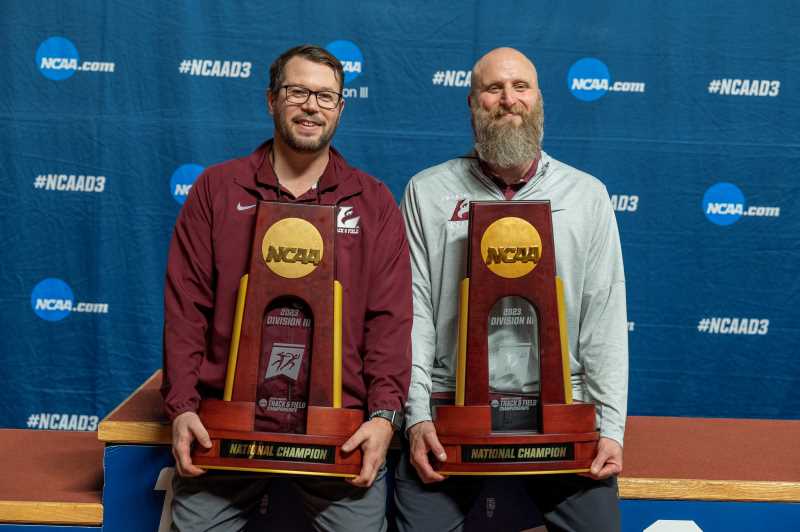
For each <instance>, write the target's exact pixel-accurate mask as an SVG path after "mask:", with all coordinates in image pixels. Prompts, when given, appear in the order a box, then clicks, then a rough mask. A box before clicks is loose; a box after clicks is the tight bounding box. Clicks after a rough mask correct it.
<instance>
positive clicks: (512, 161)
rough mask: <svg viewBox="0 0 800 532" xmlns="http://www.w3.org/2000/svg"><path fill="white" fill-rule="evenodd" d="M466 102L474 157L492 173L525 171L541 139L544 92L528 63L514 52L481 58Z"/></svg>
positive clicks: (507, 50) (497, 51) (501, 51)
mask: <svg viewBox="0 0 800 532" xmlns="http://www.w3.org/2000/svg"><path fill="white" fill-rule="evenodd" d="M467 102H468V103H469V107H470V111H471V112H472V129H473V131H474V133H475V151H476V152H477V153H478V157H480V159H481V160H482V161H485V162H487V163H489V164H490V165H491V166H493V167H494V169H495V171H497V170H498V168H499V169H508V170H509V171H510V174H509V175H511V174H516V173H518V172H517V170H522V171H523V172H524V171H526V170H527V169H528V168H529V167H530V165H531V163H532V161H533V160H534V159H535V158H536V157H538V154H539V151H540V150H541V143H542V136H543V134H544V108H543V104H542V93H541V92H540V91H539V79H538V77H537V75H536V67H535V66H533V63H532V62H531V60H530V59H528V58H527V57H525V56H524V55H523V54H522V53H520V52H519V51H518V50H514V49H513V48H496V49H494V50H492V51H491V52H489V53H488V54H486V55H484V56H483V57H481V58H480V59H479V60H478V62H477V63H475V67H474V68H473V69H472V90H471V91H470V93H469V96H467ZM517 177H520V176H517Z"/></svg>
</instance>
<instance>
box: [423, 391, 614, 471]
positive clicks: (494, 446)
mask: <svg viewBox="0 0 800 532" xmlns="http://www.w3.org/2000/svg"><path fill="white" fill-rule="evenodd" d="M541 409H542V419H541V426H542V427H544V428H545V429H546V430H547V433H539V432H534V431H531V432H518V431H514V432H492V429H491V427H492V424H491V423H492V422H491V407H490V406H489V405H479V406H454V405H442V406H438V407H437V408H436V416H435V417H436V420H435V421H434V423H435V425H436V432H437V435H438V437H439V441H440V442H441V443H442V445H443V446H444V450H445V453H447V461H446V462H443V463H442V462H440V463H439V464H438V467H436V470H437V471H438V472H439V473H441V474H443V475H545V474H557V473H583V472H586V471H589V468H590V466H591V464H592V460H594V457H595V456H596V454H597V440H598V439H599V437H600V435H599V433H598V432H597V431H596V430H595V410H594V405H593V404H590V403H579V402H574V403H571V404H543V405H541Z"/></svg>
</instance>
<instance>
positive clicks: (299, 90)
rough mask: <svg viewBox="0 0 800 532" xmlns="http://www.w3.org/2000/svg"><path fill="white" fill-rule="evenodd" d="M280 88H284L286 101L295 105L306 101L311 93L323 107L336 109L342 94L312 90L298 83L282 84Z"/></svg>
mask: <svg viewBox="0 0 800 532" xmlns="http://www.w3.org/2000/svg"><path fill="white" fill-rule="evenodd" d="M281 89H286V101H287V102H289V103H293V104H297V105H302V104H304V103H306V102H307V101H308V99H309V98H310V97H311V95H312V94H313V95H314V96H315V97H316V98H317V105H319V106H320V107H322V108H323V109H336V108H337V107H338V106H339V103H340V102H341V101H342V95H341V94H340V93H338V92H335V91H312V90H311V89H307V88H305V87H302V86H300V85H284V86H283V87H281Z"/></svg>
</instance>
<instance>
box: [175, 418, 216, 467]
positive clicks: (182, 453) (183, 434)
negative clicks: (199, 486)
mask: <svg viewBox="0 0 800 532" xmlns="http://www.w3.org/2000/svg"><path fill="white" fill-rule="evenodd" d="M194 440H197V441H198V442H200V445H202V446H203V447H205V448H206V449H210V448H211V438H209V437H208V432H207V431H206V428H205V427H204V426H203V423H202V422H201V421H200V417H199V416H198V415H197V414H195V413H194V412H184V413H183V414H179V415H178V416H177V417H176V418H175V419H174V420H172V456H174V457H175V466H176V467H177V469H178V474H179V475H180V476H182V477H196V476H198V475H202V474H203V473H205V472H206V470H205V469H200V468H199V467H197V466H196V465H194V464H192V457H191V454H190V453H191V449H192V442H193V441H194Z"/></svg>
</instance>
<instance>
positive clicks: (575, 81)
mask: <svg viewBox="0 0 800 532" xmlns="http://www.w3.org/2000/svg"><path fill="white" fill-rule="evenodd" d="M567 87H568V88H569V90H570V92H572V95H573V96H575V97H576V98H577V99H579V100H581V101H584V102H592V101H594V100H598V99H600V98H602V97H603V96H605V95H606V94H607V93H609V92H644V91H645V84H644V83H643V82H641V81H613V82H612V81H611V73H610V71H609V70H608V66H606V64H605V63H603V62H602V61H600V60H599V59H596V58H594V57H584V58H583V59H579V60H578V61H576V62H575V63H573V65H572V66H571V67H570V68H569V72H568V73H567Z"/></svg>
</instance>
